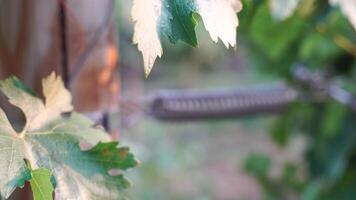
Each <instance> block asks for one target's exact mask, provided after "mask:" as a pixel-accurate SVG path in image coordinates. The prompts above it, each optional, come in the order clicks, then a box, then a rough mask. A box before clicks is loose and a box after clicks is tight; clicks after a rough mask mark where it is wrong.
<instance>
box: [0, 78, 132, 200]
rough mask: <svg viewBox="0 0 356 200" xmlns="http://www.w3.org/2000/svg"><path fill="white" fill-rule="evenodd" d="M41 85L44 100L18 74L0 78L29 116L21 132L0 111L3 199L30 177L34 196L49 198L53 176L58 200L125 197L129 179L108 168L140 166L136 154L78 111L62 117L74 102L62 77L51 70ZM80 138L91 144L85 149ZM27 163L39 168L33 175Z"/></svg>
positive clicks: (0, 188) (0, 87) (12, 99)
mask: <svg viewBox="0 0 356 200" xmlns="http://www.w3.org/2000/svg"><path fill="white" fill-rule="evenodd" d="M42 86H43V95H44V97H45V100H44V101H42V100H41V99H40V98H39V97H37V96H36V95H35V94H34V92H33V91H31V90H30V89H28V88H26V87H25V86H24V85H23V84H22V83H21V82H20V81H19V80H18V79H17V78H14V77H12V78H8V79H6V80H5V81H1V82H0V90H1V92H2V93H3V94H4V95H5V96H6V97H7V98H8V99H9V102H10V103H11V104H13V105H14V106H17V107H18V108H20V109H21V110H22V111H23V112H24V114H25V117H26V125H25V127H24V129H23V131H22V132H21V133H17V132H16V131H15V130H14V129H13V127H12V126H11V124H10V122H9V121H8V119H7V116H6V114H5V112H4V111H3V110H2V109H0V146H1V148H0V157H1V158H3V160H2V161H1V162H0V194H1V197H3V198H8V197H9V196H10V194H11V193H12V192H13V191H14V190H15V189H16V187H23V185H24V182H25V181H30V184H31V187H32V190H33V193H34V197H35V199H40V200H42V199H49V197H51V194H52V190H53V188H52V187H51V184H50V183H53V181H52V178H53V180H54V182H55V188H54V189H55V193H56V199H98V200H99V199H100V200H101V199H121V198H122V197H123V196H122V192H121V190H123V189H125V188H127V187H128V186H129V185H130V183H129V182H128V180H127V179H126V178H125V177H124V176H123V175H122V173H121V174H115V175H114V176H113V175H112V174H110V173H109V171H110V170H125V169H128V168H131V167H134V166H136V165H137V161H136V160H135V158H134V156H133V155H132V154H131V153H130V152H129V150H128V148H126V147H118V143H117V142H109V141H110V138H109V136H108V134H106V133H105V132H103V131H102V130H100V129H97V128H95V127H94V126H93V123H92V122H91V121H90V120H88V119H86V118H85V117H83V116H81V115H80V114H77V113H75V112H71V113H70V114H69V116H62V114H63V113H64V112H70V111H71V110H72V105H71V103H70V102H71V96H70V93H69V92H68V91H67V90H66V89H65V88H64V85H63V82H62V80H61V79H60V78H59V77H58V76H56V75H55V74H54V73H52V74H51V75H50V76H48V77H47V78H45V79H44V80H43V81H42ZM80 142H85V143H87V144H90V145H91V146H92V147H93V148H89V149H88V150H86V151H82V150H81V148H80V146H79V143H80ZM122 152H124V153H122ZM24 160H27V162H28V163H25V161H24ZM28 166H32V167H33V168H34V169H36V170H31V171H30V175H29V168H28ZM32 167H31V168H32ZM45 185H46V186H45Z"/></svg>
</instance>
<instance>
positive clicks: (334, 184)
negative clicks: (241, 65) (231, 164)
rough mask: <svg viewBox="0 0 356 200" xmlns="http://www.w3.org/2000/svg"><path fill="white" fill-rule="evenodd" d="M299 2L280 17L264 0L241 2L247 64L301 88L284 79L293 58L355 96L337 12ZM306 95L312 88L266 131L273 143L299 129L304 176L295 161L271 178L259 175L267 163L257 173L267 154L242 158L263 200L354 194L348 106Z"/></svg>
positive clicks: (347, 31)
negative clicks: (305, 146)
mask: <svg viewBox="0 0 356 200" xmlns="http://www.w3.org/2000/svg"><path fill="white" fill-rule="evenodd" d="M302 2H303V3H304V2H305V3H304V4H303V3H302V4H301V5H300V6H299V7H297V8H296V11H295V12H294V13H293V14H292V15H291V16H290V17H288V18H286V19H284V20H282V21H276V20H275V19H274V18H273V17H272V16H273V14H271V12H270V11H269V8H268V7H269V3H270V2H269V1H245V2H244V6H245V9H244V10H243V11H242V13H241V15H240V20H241V26H240V32H241V33H240V35H242V36H243V37H244V39H246V40H247V41H248V44H247V46H248V48H249V49H248V50H249V52H251V54H250V55H249V56H250V58H249V59H250V61H249V62H250V63H253V64H255V65H257V66H258V69H260V70H262V71H264V72H268V73H274V74H277V75H279V76H280V77H281V78H283V79H287V80H288V81H289V82H290V83H291V84H292V86H295V87H296V88H299V89H302V90H301V91H304V89H305V88H302V87H300V85H299V83H297V82H295V81H294V80H293V79H292V76H291V71H292V68H293V65H294V64H295V63H303V64H305V65H306V66H308V67H309V68H312V69H317V70H321V71H323V73H324V74H325V75H326V76H327V77H328V78H329V79H336V80H338V82H339V83H343V85H344V86H345V88H346V89H347V90H348V91H350V92H352V93H354V94H355V79H354V74H353V72H354V70H355V66H356V59H355V55H356V54H355V48H354V47H355V43H356V34H355V31H354V29H353V27H352V25H351V24H350V23H349V22H348V21H347V20H346V19H347V18H345V17H344V14H343V13H342V12H344V11H343V10H341V11H340V10H339V9H338V8H335V7H332V6H330V5H329V4H328V2H327V1H325V2H324V1H311V2H310V4H309V3H306V2H307V1H302ZM312 96H313V91H309V90H305V94H304V96H303V98H304V101H303V102H297V103H295V104H292V105H290V107H289V109H288V110H287V112H285V113H284V114H283V116H282V117H280V119H279V120H278V121H277V123H276V124H275V126H274V127H273V128H272V130H271V136H272V138H273V139H274V140H275V141H276V142H277V143H278V144H279V145H280V146H281V147H284V146H286V145H288V141H289V139H290V138H292V137H291V136H292V135H293V134H304V135H305V137H306V138H307V139H308V141H309V145H308V149H307V152H306V155H305V162H306V165H307V174H308V176H307V177H304V179H305V180H303V181H302V180H298V178H297V177H296V176H295V174H296V173H297V172H298V171H300V170H301V168H302V167H301V166H294V167H292V168H291V167H290V166H289V169H288V170H287V168H288V165H287V166H286V168H285V170H286V171H285V173H283V174H282V177H280V179H279V180H275V179H271V178H270V177H268V176H266V175H265V174H267V172H268V168H267V172H265V171H264V170H265V169H266V167H263V166H265V164H264V163H265V161H263V160H267V158H265V157H261V156H258V157H256V155H255V154H254V155H253V156H252V157H250V158H249V159H247V161H246V162H247V163H248V164H247V166H249V167H248V168H247V171H248V172H249V173H250V174H251V175H253V176H255V177H256V179H257V180H258V181H259V182H260V184H261V186H262V187H263V188H264V193H265V198H264V199H286V198H288V196H290V195H296V196H297V197H298V198H299V199H303V200H319V199H320V200H321V199H323V200H324V199H345V200H346V199H355V197H356V195H355V193H354V192H353V191H352V189H351V188H352V187H354V186H355V183H356V179H355V178H356V177H355V176H354V174H355V173H354V169H353V168H354V167H355V155H356V151H355V150H356V148H355V147H356V143H355V142H356V141H355V140H356V138H355V130H356V116H355V114H354V111H352V109H350V108H349V107H347V106H345V105H342V104H340V103H338V102H335V101H334V100H331V99H329V98H325V97H324V98H323V99H318V100H316V101H315V100H314V99H312ZM251 163H255V164H254V165H253V164H251ZM251 166H259V167H260V168H261V169H259V168H258V167H255V168H252V167H251ZM252 169H254V170H252ZM293 174H294V175H293ZM292 177H294V178H292ZM293 179H294V181H293ZM292 182H295V183H292ZM281 185H282V186H281ZM281 188H283V189H281ZM285 191H288V192H287V193H285Z"/></svg>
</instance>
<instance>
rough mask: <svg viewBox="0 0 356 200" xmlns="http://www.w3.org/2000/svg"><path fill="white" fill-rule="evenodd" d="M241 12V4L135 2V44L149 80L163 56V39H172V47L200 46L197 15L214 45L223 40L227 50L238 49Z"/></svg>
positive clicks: (227, 0)
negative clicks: (179, 45) (237, 38)
mask: <svg viewBox="0 0 356 200" xmlns="http://www.w3.org/2000/svg"><path fill="white" fill-rule="evenodd" d="M241 9H242V4H241V2H240V0H134V2H133V6H132V10H131V15H132V19H133V21H134V22H135V26H134V34H133V43H134V44H137V47H138V50H139V51H141V52H142V55H143V61H144V66H145V74H146V76H147V75H148V74H149V73H150V71H151V69H152V67H153V64H154V62H155V60H156V58H157V57H161V56H162V54H163V50H162V46H161V42H160V39H161V37H162V36H168V38H169V39H170V41H171V42H172V43H176V42H177V41H179V40H181V41H183V42H186V43H188V44H190V45H192V46H198V40H197V36H196V33H195V26H196V24H197V21H196V19H195V18H194V13H197V14H199V15H200V16H201V18H202V20H203V22H204V25H205V27H206V29H207V30H208V31H209V34H210V36H211V38H212V40H213V41H214V42H218V39H219V38H220V39H221V40H222V42H223V43H224V44H225V46H226V47H229V46H230V45H231V46H235V45H236V27H237V26H238V19H237V16H236V13H237V12H239V11H240V10H241Z"/></svg>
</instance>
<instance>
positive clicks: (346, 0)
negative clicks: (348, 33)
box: [329, 0, 356, 30]
mask: <svg viewBox="0 0 356 200" xmlns="http://www.w3.org/2000/svg"><path fill="white" fill-rule="evenodd" d="M329 2H330V4H331V5H333V6H337V5H338V6H340V9H341V11H342V13H343V14H344V15H345V16H346V17H347V18H348V19H349V21H350V23H351V24H352V26H353V27H354V29H355V30H356V1H355V0H329Z"/></svg>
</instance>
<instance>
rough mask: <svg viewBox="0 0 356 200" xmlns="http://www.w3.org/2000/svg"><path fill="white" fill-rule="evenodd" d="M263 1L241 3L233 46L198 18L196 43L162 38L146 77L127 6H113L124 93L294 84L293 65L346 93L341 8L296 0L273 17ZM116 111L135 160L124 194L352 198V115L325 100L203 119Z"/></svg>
mask: <svg viewBox="0 0 356 200" xmlns="http://www.w3.org/2000/svg"><path fill="white" fill-rule="evenodd" d="M269 3H270V2H269V1H267V0H244V1H243V5H244V9H243V10H242V12H241V13H239V14H238V16H239V20H240V25H239V27H238V29H237V30H238V34H237V35H238V36H237V37H238V42H237V48H236V49H231V50H226V49H225V48H224V46H223V44H222V43H221V42H219V43H218V44H217V45H215V44H213V43H212V42H211V41H210V39H208V37H209V35H208V33H207V32H205V31H203V25H202V23H199V25H198V27H197V33H198V35H199V38H200V39H199V48H197V49H196V48H191V47H189V46H188V45H186V44H183V43H178V44H177V45H174V46H173V45H172V44H170V43H169V41H168V40H166V41H165V42H164V44H163V47H164V49H165V54H164V55H163V57H162V59H160V60H158V62H157V64H156V66H155V68H154V69H153V71H152V73H151V75H150V77H149V78H148V79H147V80H145V79H144V78H143V77H144V75H143V70H142V60H141V56H140V55H139V52H138V51H137V49H136V47H135V46H133V45H132V44H131V35H132V23H131V22H130V20H129V19H128V18H126V17H128V16H129V10H130V9H129V8H130V5H129V3H128V4H127V3H126V2H125V3H121V4H120V3H118V4H117V16H118V17H117V21H118V24H119V37H120V40H119V41H120V51H121V65H120V67H121V69H120V70H121V74H122V96H123V98H125V97H130V98H133V99H136V100H139V99H141V98H143V96H145V95H146V96H147V95H151V94H153V93H154V92H156V91H157V90H160V89H229V88H241V87H245V86H247V85H255V84H270V83H276V82H287V83H289V84H290V85H291V86H294V87H298V88H299V87H300V86H299V85H297V84H298V83H297V82H295V81H294V80H293V78H292V75H291V71H292V68H293V66H294V65H295V64H303V65H305V66H307V67H308V68H310V69H311V70H313V71H320V72H322V73H323V74H324V75H325V76H326V77H328V78H329V79H332V80H333V81H335V82H337V83H338V84H341V85H342V86H343V88H345V89H347V90H348V91H350V92H351V93H353V94H355V93H356V59H355V57H356V45H355V44H356V34H355V30H354V29H353V27H352V26H351V25H350V23H349V22H348V20H347V19H346V18H345V17H344V15H343V14H342V13H341V11H340V10H339V9H338V8H337V7H331V6H330V5H329V3H328V1H326V0H302V2H301V3H300V5H299V6H298V8H297V10H296V11H295V12H294V14H293V15H292V16H290V17H288V18H287V19H285V20H276V19H274V18H273V17H272V16H273V15H272V14H271V11H270V7H269ZM306 90H307V89H306ZM308 92H309V93H313V91H306V93H308ZM122 109H123V110H122V125H121V126H122V128H123V131H122V132H121V138H122V140H123V142H124V143H130V144H132V146H134V148H133V150H134V151H135V152H136V153H137V155H138V157H139V159H140V160H141V161H142V165H141V166H140V167H139V169H138V170H135V171H133V172H131V174H130V175H131V177H132V178H133V179H134V180H133V182H134V183H135V186H134V187H133V189H132V190H131V191H129V194H128V195H129V196H131V198H132V199H145V200H146V199H147V200H158V199H162V200H163V199H164V200H166V199H170V200H175V199H177V200H178V199H192V200H205V199H224V200H225V199H226V200H230V199H231V200H233V199H234V200H235V199H247V200H253V199H268V200H279V199H283V200H284V199H302V200H319V199H320V200H328V199H330V200H352V199H356V190H355V188H356V117H355V113H354V111H352V110H351V109H350V108H349V107H346V106H344V105H342V104H340V103H338V102H335V101H334V100H332V99H325V98H324V99H319V100H318V101H310V100H308V98H306V99H305V100H303V99H302V100H300V101H298V102H295V103H293V104H292V105H290V106H289V108H288V110H286V111H285V112H283V113H282V114H281V115H280V116H258V117H249V118H241V119H236V120H216V121H207V122H182V123H162V122H158V121H156V120H153V119H150V118H149V117H147V116H144V115H143V114H142V113H140V110H142V109H143V108H140V107H137V108H133V109H131V110H128V111H127V110H124V109H125V108H122Z"/></svg>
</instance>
